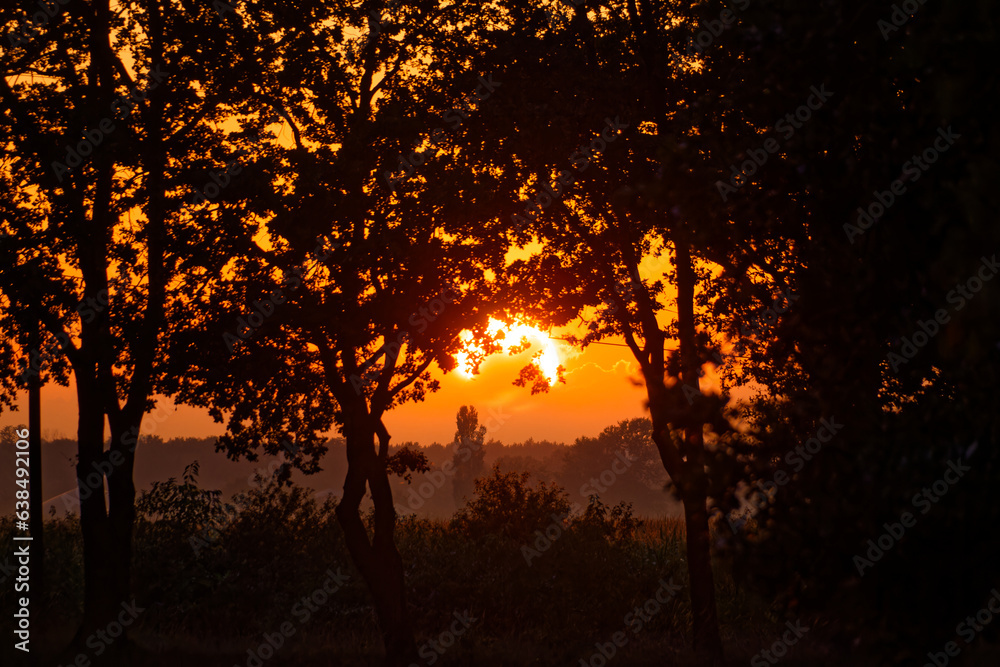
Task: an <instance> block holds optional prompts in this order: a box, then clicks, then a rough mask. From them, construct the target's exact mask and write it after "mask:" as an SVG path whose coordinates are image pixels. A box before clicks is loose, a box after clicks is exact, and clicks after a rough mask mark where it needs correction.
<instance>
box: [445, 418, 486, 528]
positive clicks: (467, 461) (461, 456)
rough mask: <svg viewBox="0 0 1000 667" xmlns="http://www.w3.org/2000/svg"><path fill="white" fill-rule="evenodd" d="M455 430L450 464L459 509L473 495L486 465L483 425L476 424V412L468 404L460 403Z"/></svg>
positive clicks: (453, 488) (484, 430) (484, 428)
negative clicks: (453, 450)
mask: <svg viewBox="0 0 1000 667" xmlns="http://www.w3.org/2000/svg"><path fill="white" fill-rule="evenodd" d="M455 423H456V425H457V427H458V430H456V431H455V439H454V440H452V446H453V447H454V448H455V453H454V455H453V456H452V465H453V467H454V470H455V476H454V477H453V478H452V484H453V485H454V486H453V487H452V490H453V493H454V497H455V507H456V508H461V507H462V506H463V505H464V504H465V502H466V499H467V498H470V497H471V496H472V493H473V491H474V490H475V488H476V478H478V477H479V476H480V475H482V474H483V470H484V469H485V467H486V463H485V461H486V449H485V448H484V444H485V439H486V427H485V426H480V425H479V413H478V412H477V411H476V408H474V407H473V406H471V405H463V406H462V407H460V408H459V409H458V414H457V415H456V416H455Z"/></svg>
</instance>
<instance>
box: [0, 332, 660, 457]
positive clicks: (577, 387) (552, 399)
mask: <svg viewBox="0 0 1000 667" xmlns="http://www.w3.org/2000/svg"><path fill="white" fill-rule="evenodd" d="M619 342H620V341H619ZM556 343H557V345H558V349H559V352H560V357H561V360H562V363H563V365H564V366H565V367H566V384H560V385H556V386H555V387H553V388H552V389H551V390H550V392H549V393H548V394H536V395H534V396H532V395H531V392H530V390H529V389H527V388H522V387H515V386H514V385H513V384H512V382H513V381H514V379H515V378H516V377H517V375H518V371H519V370H520V369H521V368H522V367H523V366H524V365H525V364H526V363H527V362H528V360H529V359H530V357H531V355H532V353H533V352H535V351H537V350H538V347H537V345H532V347H531V348H530V349H528V350H527V351H526V352H523V353H522V354H520V355H518V356H515V357H510V356H507V355H495V356H493V357H490V358H488V359H487V360H486V361H485V362H483V364H482V367H481V369H480V374H479V375H478V376H476V377H474V378H472V379H468V378H465V377H463V376H462V375H461V374H460V373H457V372H452V373H449V374H447V375H443V376H442V375H441V374H440V373H439V374H438V376H439V377H441V389H440V390H439V391H438V392H436V393H434V394H432V395H430V396H429V397H428V398H427V400H425V401H424V402H423V403H414V404H407V405H404V406H401V407H399V408H397V409H396V410H393V411H392V412H391V413H390V414H389V415H388V417H387V419H386V425H387V427H388V428H389V432H390V433H391V434H392V438H393V440H394V441H396V442H402V441H404V440H415V441H417V442H420V443H421V444H430V443H431V442H435V441H436V442H441V443H443V444H444V443H448V442H450V441H451V439H452V437H453V436H454V434H455V413H456V412H457V411H458V408H459V407H460V406H462V405H468V404H471V405H474V406H475V407H476V408H477V409H478V410H479V413H480V421H481V422H482V423H483V424H486V425H487V426H488V427H489V428H490V432H489V433H488V434H487V439H490V438H496V439H498V440H500V441H501V442H504V443H513V442H520V441H523V440H525V439H527V438H529V437H534V438H535V439H550V440H557V441H563V442H572V441H573V440H574V439H575V438H577V437H579V436H581V435H596V434H597V433H598V432H600V431H601V430H602V429H603V428H604V427H605V426H608V425H610V424H613V423H615V422H617V421H620V420H622V419H629V418H632V417H640V416H643V415H644V414H645V409H644V407H643V400H644V398H645V390H644V388H642V387H639V386H635V385H634V384H633V383H632V382H631V381H630V378H632V379H638V377H639V376H638V373H637V366H636V363H635V361H634V360H633V359H632V357H631V353H630V352H629V350H628V348H626V347H620V346H612V345H592V346H591V347H589V348H588V349H587V350H586V351H584V352H582V353H581V352H580V351H579V350H574V349H573V348H572V347H571V346H569V345H568V344H565V343H562V342H560V341H556ZM19 398H20V399H21V400H20V401H19V403H20V405H21V408H20V410H19V411H18V412H17V413H8V412H5V413H4V414H2V415H0V426H5V425H7V424H17V423H22V422H25V421H27V412H26V410H27V400H26V395H24V394H22V395H21V396H20V397H19ZM491 411H492V413H491ZM491 415H492V416H491ZM76 418H77V410H76V394H75V390H74V389H73V388H72V387H70V388H65V387H59V386H55V385H49V386H46V387H45V388H44V389H43V390H42V433H43V435H44V436H45V437H47V438H49V437H59V436H63V437H71V438H72V437H75V434H76ZM143 432H144V433H155V434H156V435H159V436H161V437H163V438H171V437H179V436H208V435H218V434H220V433H221V432H222V428H221V425H219V424H215V423H213V422H212V419H211V418H210V417H209V416H208V414H207V412H206V411H204V410H200V409H196V408H190V407H186V406H181V407H179V408H175V407H174V406H173V404H172V403H171V402H170V401H168V400H166V399H161V401H160V404H159V405H158V407H157V410H155V411H154V412H153V413H151V414H149V415H147V416H146V418H145V420H144V422H143Z"/></svg>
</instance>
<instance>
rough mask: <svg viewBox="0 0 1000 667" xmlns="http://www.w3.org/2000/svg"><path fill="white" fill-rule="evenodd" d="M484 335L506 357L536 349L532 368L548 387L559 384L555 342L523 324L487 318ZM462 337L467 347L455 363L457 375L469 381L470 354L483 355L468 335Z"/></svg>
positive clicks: (471, 361)
mask: <svg viewBox="0 0 1000 667" xmlns="http://www.w3.org/2000/svg"><path fill="white" fill-rule="evenodd" d="M486 331H487V332H488V333H489V334H490V336H492V337H493V338H494V339H496V340H497V342H498V343H499V344H500V345H501V347H502V348H503V351H504V352H508V353H509V352H511V351H512V350H515V351H517V350H516V349H517V348H524V347H528V346H530V347H531V348H533V349H535V346H536V345H537V346H538V348H540V350H541V351H540V352H537V353H536V356H535V357H534V359H533V360H532V364H534V365H535V366H537V367H538V370H539V371H540V372H541V373H542V375H543V376H544V377H545V379H546V380H547V381H548V383H549V386H550V387H551V386H554V385H555V383H556V382H557V381H558V379H559V365H560V358H559V349H558V348H557V347H556V341H555V339H553V338H550V337H549V335H548V334H547V333H546V332H544V331H542V330H541V329H538V328H537V327H533V326H530V325H527V324H524V323H522V322H518V321H514V322H512V323H509V324H508V323H507V322H501V321H500V320H497V319H494V318H490V323H489V325H487V328H486ZM461 336H462V339H463V340H465V341H466V344H465V349H464V350H462V351H461V352H459V353H458V354H457V355H456V356H455V361H457V362H458V373H459V375H461V376H462V377H465V378H472V377H473V376H474V375H475V373H474V366H475V364H474V362H473V360H472V358H471V354H470V353H476V354H482V352H483V349H482V348H481V347H480V346H479V345H476V344H475V343H472V342H471V340H472V332H471V331H463V332H462V334H461Z"/></svg>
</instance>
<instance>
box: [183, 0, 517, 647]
mask: <svg viewBox="0 0 1000 667" xmlns="http://www.w3.org/2000/svg"><path fill="white" fill-rule="evenodd" d="M256 9H257V11H256V12H255V13H253V14H250V13H247V14H242V13H241V12H239V11H236V10H234V11H233V12H232V13H231V14H229V13H227V20H231V21H232V24H233V26H234V28H233V30H234V31H235V36H234V39H236V40H238V41H239V43H240V47H241V49H242V51H241V54H240V57H239V59H238V60H237V61H236V62H233V63H231V67H232V69H233V70H234V72H236V73H238V76H239V77H240V78H241V80H243V81H247V82H252V84H248V90H247V91H245V93H246V94H247V96H248V97H249V98H252V99H253V100H254V103H253V104H251V103H247V105H246V106H245V107H244V108H243V109H241V112H242V113H243V114H244V117H243V119H242V120H243V121H245V123H246V124H247V125H249V126H251V127H255V128H256V127H263V126H266V125H267V124H268V123H270V122H274V121H276V120H277V119H278V118H280V119H283V120H284V122H286V123H287V124H288V125H289V127H290V128H291V134H292V139H291V144H292V145H282V144H281V143H280V142H277V141H274V140H272V139H266V140H265V141H263V142H262V144H261V146H260V148H259V149H258V150H259V152H261V153H265V154H268V155H273V156H274V159H275V161H276V162H277V163H278V164H279V165H280V168H278V169H276V170H275V171H273V172H271V173H269V174H267V177H266V178H262V179H261V181H260V183H259V184H258V187H259V192H258V195H257V197H256V199H255V202H256V209H255V211H254V213H255V215H254V216H246V217H244V218H243V219H242V224H244V225H246V226H247V227H252V228H253V232H256V233H259V234H260V235H261V237H260V238H259V239H258V241H257V242H253V243H248V244H246V245H245V246H244V247H242V248H241V253H240V255H239V261H238V262H235V263H234V264H233V265H232V267H231V270H229V271H227V272H226V273H225V274H224V275H220V276H218V278H217V279H216V280H214V281H213V282H212V289H211V290H209V291H205V292H203V293H200V294H198V295H196V296H195V298H194V299H193V300H192V302H191V303H190V306H191V312H192V317H190V319H189V320H188V321H186V322H182V321H181V320H180V319H178V320H177V330H176V335H174V336H171V341H172V348H171V353H170V355H168V356H169V358H171V359H175V360H185V363H187V362H188V361H191V362H192V363H193V364H194V365H195V366H196V369H195V370H194V371H193V372H179V373H177V374H175V375H174V376H173V377H174V383H173V386H171V387H170V389H169V391H170V392H171V394H172V395H174V396H175V397H176V398H177V400H179V401H181V402H186V403H189V404H193V405H203V406H207V407H209V408H210V409H211V410H212V413H213V414H214V415H215V416H216V418H217V419H218V420H219V421H220V422H221V421H225V422H226V424H227V428H228V430H227V433H226V435H225V436H223V437H222V438H221V439H220V446H222V447H224V448H225V449H226V450H227V451H228V453H229V454H230V455H231V456H233V457H234V458H235V457H239V456H242V455H247V456H248V457H250V458H253V457H255V456H256V455H257V454H256V452H257V451H259V450H262V451H264V452H266V453H269V454H277V453H278V452H280V451H282V450H284V451H285V452H286V455H287V458H288V464H289V467H287V468H286V469H285V470H284V471H283V474H284V475H286V476H287V474H288V472H289V470H290V466H298V467H300V468H302V469H303V470H305V471H306V472H310V471H314V470H316V469H317V467H318V458H319V457H320V456H321V455H322V454H323V453H324V446H323V444H322V443H323V441H324V439H325V438H324V437H323V435H322V434H324V433H325V432H326V431H327V430H329V429H330V428H331V427H333V426H336V428H337V429H338V430H340V432H341V433H342V434H343V436H344V438H345V440H346V449H347V461H348V470H347V478H346V481H345V485H344V494H343V498H342V499H341V501H340V503H339V504H338V506H337V518H338V521H339V523H340V525H341V527H342V529H343V530H344V534H345V538H346V542H347V545H348V549H349V552H350V554H351V557H352V559H353V561H354V563H355V564H356V566H357V568H358V570H359V571H360V572H361V574H362V576H363V578H364V579H365V581H366V582H367V584H368V586H369V589H370V590H371V592H372V596H373V599H374V603H375V609H376V613H377V617H378V622H379V625H380V629H381V631H382V634H383V639H384V644H385V649H386V662H387V664H389V665H406V664H409V663H410V662H412V661H413V660H416V659H417V656H416V645H415V642H414V638H413V632H412V628H411V623H410V620H409V613H408V610H407V602H406V594H405V590H406V589H405V585H404V580H403V572H404V570H403V564H402V561H401V559H400V556H399V553H398V551H397V549H396V546H395V543H394V531H395V522H396V511H395V507H394V505H393V498H392V494H391V486H390V484H389V479H388V475H389V473H390V471H397V470H414V469H420V468H419V466H420V465H422V464H421V463H420V461H418V460H416V459H412V458H411V459H407V460H408V461H410V463H412V464H414V465H417V466H418V467H417V468H414V467H412V466H407V465H406V461H403V460H398V461H391V460H390V457H389V448H390V434H389V432H388V430H387V429H386V427H385V425H384V423H383V416H384V414H385V413H386V411H388V410H390V409H392V408H393V407H394V406H396V405H399V404H400V403H403V402H405V401H411V400H412V401H420V400H422V399H423V398H424V396H425V395H426V394H427V393H428V392H430V391H433V390H434V389H436V387H437V382H436V381H434V380H432V379H431V378H430V375H429V371H430V369H431V367H432V364H437V365H439V366H440V367H442V368H443V369H444V370H446V371H447V370H451V369H453V368H454V367H455V360H454V356H455V354H456V353H457V352H458V351H459V349H461V347H462V345H463V341H462V340H461V339H460V337H459V333H460V332H461V331H462V330H465V329H469V330H472V331H473V332H474V333H475V334H476V335H477V336H478V337H479V338H480V339H481V342H482V345H483V346H485V347H486V348H489V347H490V341H489V340H487V339H486V338H485V328H486V324H487V321H488V316H489V313H490V304H491V301H492V298H493V293H494V291H495V289H496V286H497V280H496V271H497V270H499V269H501V268H502V266H503V262H502V259H503V251H504V246H503V244H502V243H500V242H498V241H496V240H494V241H492V242H483V243H480V244H478V245H471V244H469V243H468V240H469V239H471V238H476V237H475V235H474V234H473V226H472V223H471V222H469V217H470V216H469V215H468V214H469V212H470V207H469V205H468V204H467V203H466V200H465V198H464V197H461V196H456V193H464V192H476V193H480V192H488V191H489V190H490V188H491V186H492V182H493V179H492V176H491V174H490V173H488V172H478V173H477V172H470V171H468V170H467V169H466V165H465V164H464V163H463V162H462V160H460V159H453V158H454V157H455V156H456V155H457V152H456V151H454V150H452V149H450V148H449V147H448V144H449V139H448V136H447V133H446V132H445V131H444V130H443V129H441V128H435V127H434V126H435V125H436V124H437V123H438V122H439V121H438V120H437V119H439V118H441V117H442V116H443V118H444V120H445V122H446V123H451V124H454V122H456V121H457V122H458V123H459V125H461V121H462V119H463V118H464V117H467V116H469V115H470V114H471V113H473V112H474V111H475V108H476V106H477V105H478V104H481V103H482V100H483V99H484V98H485V97H488V96H489V95H491V94H492V91H493V90H494V88H493V87H491V84H490V83H489V82H488V80H486V79H482V78H481V77H480V76H479V74H478V73H477V72H475V71H464V70H463V69H462V67H461V65H462V64H463V60H464V58H463V55H462V54H463V52H464V51H465V50H467V49H468V47H467V44H466V40H465V39H464V38H463V36H462V34H461V32H460V31H459V30H458V29H457V28H456V27H455V26H457V25H462V26H467V27H463V29H467V30H473V29H476V28H477V27H481V25H482V23H483V21H485V19H484V18H480V17H477V16H476V15H475V13H474V11H473V9H474V8H471V7H464V6H458V5H448V6H439V5H438V4H437V3H432V2H417V3H408V4H406V5H389V4H387V5H380V6H376V5H372V4H371V3H368V2H363V3H362V2H359V3H353V4H348V5H345V4H343V3H332V2H330V3H321V4H319V5H316V4H308V5H305V4H303V5H302V6H301V7H299V8H298V9H297V10H296V11H291V10H289V9H288V6H287V4H286V3H279V4H274V3H265V4H264V5H260V6H258V7H257V8H256ZM290 24H294V25H290ZM278 26H280V27H281V28H285V27H288V33H287V36H286V38H285V39H282V40H279V41H278V42H277V43H271V42H270V41H269V40H267V39H259V36H263V35H269V34H271V33H272V32H273V31H274V29H275V27H278ZM354 35H356V36H354ZM255 36H258V37H255ZM449 77H454V78H455V79H456V80H458V81H460V83H461V85H462V86H463V87H464V92H463V95H462V97H461V98H458V97H456V98H455V99H452V98H449V97H448V96H447V95H444V94H442V92H441V91H442V89H443V88H444V84H443V81H444V80H447V79H448V78H449ZM432 130H436V131H432ZM431 136H433V145H432V146H430V147H427V144H426V142H427V141H428V140H429V139H430V137H431ZM441 151H444V155H442V154H441ZM418 169H419V171H417V170H418ZM416 174H419V176H417V175H416ZM257 216H259V218H258V217H257ZM258 220H261V221H263V224H260V226H259V227H258V224H259V222H258ZM376 440H377V447H376ZM307 455H311V458H307ZM396 463H399V464H400V466H397V465H395V464H396ZM404 474H405V473H404ZM369 491H370V492H371V494H372V500H373V502H374V535H373V537H371V538H370V537H369V534H368V531H367V530H366V528H365V525H364V523H363V522H362V519H361V516H360V512H359V508H360V504H361V501H362V499H363V497H364V496H365V494H366V493H367V492H369Z"/></svg>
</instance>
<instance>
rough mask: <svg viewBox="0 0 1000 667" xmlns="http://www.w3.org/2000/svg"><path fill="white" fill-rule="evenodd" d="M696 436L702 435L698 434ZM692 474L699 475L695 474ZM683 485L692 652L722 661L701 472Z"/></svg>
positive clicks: (713, 662) (703, 657)
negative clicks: (684, 487)
mask: <svg viewBox="0 0 1000 667" xmlns="http://www.w3.org/2000/svg"><path fill="white" fill-rule="evenodd" d="M698 436H701V434H700V433H699V434H698ZM692 476H693V477H695V478H697V477H699V475H698V474H697V473H694V475H692ZM700 477H701V479H700V480H699V479H694V480H692V483H691V484H689V485H686V487H687V488H686V491H685V493H684V495H683V501H684V527H685V530H686V533H687V539H686V542H687V559H688V578H689V579H690V584H691V615H692V618H693V633H694V634H693V636H694V651H695V654H696V655H697V656H698V657H700V658H701V659H702V660H704V661H705V662H708V663H710V664H713V665H714V664H721V662H722V640H721V639H720V637H719V615H718V611H717V609H716V605H715V581H714V578H713V576H712V549H711V546H712V545H711V532H710V531H709V527H708V509H707V507H706V502H707V500H708V496H707V493H706V484H705V477H704V474H702V475H700Z"/></svg>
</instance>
